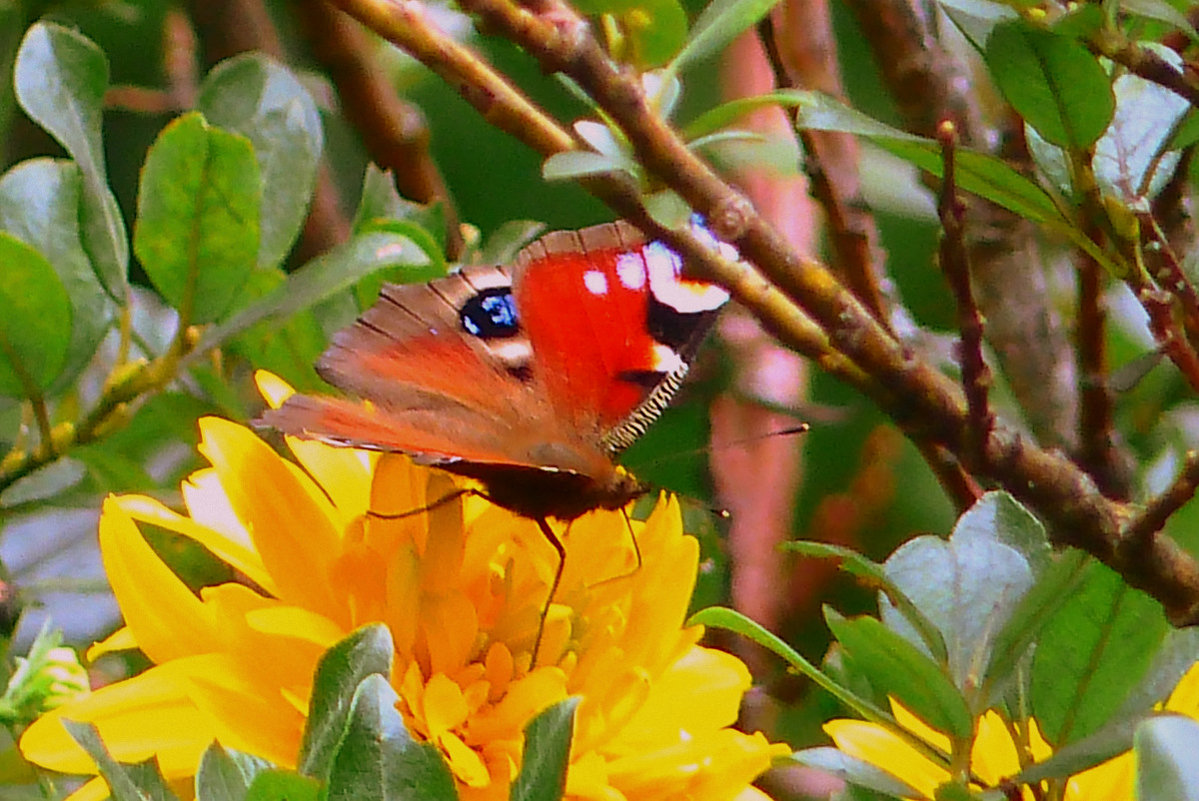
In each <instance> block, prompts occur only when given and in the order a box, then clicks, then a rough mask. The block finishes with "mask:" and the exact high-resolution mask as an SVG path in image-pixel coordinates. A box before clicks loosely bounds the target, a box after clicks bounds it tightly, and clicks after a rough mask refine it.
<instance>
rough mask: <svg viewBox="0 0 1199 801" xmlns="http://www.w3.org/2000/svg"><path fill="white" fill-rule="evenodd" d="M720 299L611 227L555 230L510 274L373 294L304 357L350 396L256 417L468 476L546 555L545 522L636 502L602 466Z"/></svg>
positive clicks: (675, 262)
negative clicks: (314, 359)
mask: <svg viewBox="0 0 1199 801" xmlns="http://www.w3.org/2000/svg"><path fill="white" fill-rule="evenodd" d="M691 224H692V227H693V230H694V231H695V232H696V233H697V234H699V235H701V236H703V237H704V238H705V239H706V240H707V241H709V242H710V244H711V245H712V247H716V248H723V249H726V250H727V251H728V252H729V254H731V257H732V258H736V251H735V250H734V249H733V248H732V247H731V246H730V245H727V244H724V243H720V242H719V241H717V240H716V239H715V238H713V237H712V236H711V235H710V234H709V233H708V232H707V230H706V229H705V228H704V227H703V224H702V222H701V221H699V219H698V218H695V219H693V221H692V223H691ZM728 297H729V296H728V293H727V292H726V291H725V290H724V289H722V288H720V287H718V286H716V285H713V284H708V283H705V282H702V281H697V280H694V279H690V278H688V277H686V276H685V275H684V274H683V262H682V259H681V258H680V257H679V256H678V255H677V254H676V253H674V252H673V251H672V250H671V249H670V248H669V247H667V246H666V245H665V244H663V243H661V242H657V241H647V239H646V238H645V237H644V235H642V234H641V232H640V231H638V230H637V229H636V228H634V227H633V226H632V225H630V224H628V223H626V222H615V223H608V224H604V225H597V226H593V227H591V228H585V229H583V230H580V231H557V232H554V233H551V234H548V235H546V236H544V237H542V238H540V239H538V240H536V241H535V242H533V243H532V244H530V245H528V246H526V247H525V248H524V249H523V250H521V251H520V253H519V254H518V255H517V257H516V259H515V262H514V264H512V265H511V266H507V265H495V266H468V267H464V268H462V269H461V271H459V272H456V273H453V274H451V275H449V276H447V277H446V278H441V279H438V280H435V281H432V282H430V283H428V284H408V285H394V284H388V285H385V286H384V287H383V289H382V291H381V293H380V295H379V300H378V302H377V303H376V304H375V305H374V306H372V307H371V308H370V309H369V310H368V311H367V312H366V313H365V314H363V315H362V317H360V318H359V319H358V321H357V322H356V323H354V324H353V325H352V326H350V327H349V328H347V329H345V330H343V331H341V332H339V333H338V334H336V335H335V336H334V338H333V342H332V344H331V345H330V347H329V349H328V350H327V351H325V353H324V354H323V355H322V356H321V358H320V360H319V362H318V363H317V372H318V373H319V374H320V375H321V377H323V378H324V379H325V380H326V381H328V382H329V383H330V384H332V385H333V386H335V387H337V388H339V389H341V390H344V391H345V392H347V393H350V394H352V395H355V396H357V397H358V398H359V399H360V400H350V399H345V398H333V397H315V396H308V395H295V396H292V397H291V398H289V399H288V400H287V401H286V402H285V403H284V404H283V405H282V406H281V407H280V408H278V409H275V410H270V411H267V412H266V413H265V414H264V415H263V418H262V422H263V423H265V424H267V425H269V426H272V427H274V428H276V429H278V430H280V431H282V432H284V433H286V434H292V435H295V436H299V437H304V438H309V439H318V440H324V441H327V442H330V443H334V444H338V445H348V446H354V447H360V448H371V449H377V450H384V451H400V452H403V453H408V454H411V455H413V456H415V457H416V458H417V459H418V460H419V461H421V462H423V463H426V464H432V465H435V466H437V467H439V468H441V469H443V470H448V471H450V472H452V473H457V474H459V475H462V476H467V477H470V478H473V479H477V480H478V481H480V482H481V483H482V484H483V486H484V487H485V493H484V494H485V495H486V496H487V497H488V498H489V499H490V500H491V501H492V502H493V503H496V504H497V505H499V506H503V507H505V508H507V509H510V510H512V511H514V512H516V513H517V514H520V515H524V516H526V517H530V518H533V519H536V520H537V521H538V522H539V524H540V525H541V528H542V531H543V532H545V533H546V536H547V537H548V538H549V539H550V541H551V542H552V543H553V544H554V546H555V548H557V549H558V550H559V552H560V553H561V545H560V544H559V543H558V541H557V538H556V537H555V536H554V535H553V534H552V532H551V531H550V530H549V528H548V526H547V525H546V523H545V518H547V517H554V518H558V519H561V520H573V519H574V518H576V517H579V516H580V515H582V514H584V513H586V512H589V511H591V510H593V509H601V508H602V509H619V508H623V507H624V506H625V505H626V504H627V503H628V502H629V501H630V500H633V499H635V498H637V497H639V496H640V495H642V494H644V493H645V491H646V489H647V488H646V487H645V486H644V485H643V484H642V483H641V482H639V481H638V480H637V479H635V478H634V477H633V476H631V475H630V474H629V473H627V472H625V471H623V470H621V469H619V468H617V467H616V464H615V458H616V456H617V455H618V454H619V453H620V452H621V451H622V450H624V449H625V448H626V447H628V446H629V445H630V444H631V443H632V442H633V441H634V440H635V439H636V438H637V437H638V436H639V435H640V434H641V433H642V432H644V431H645V429H646V427H647V426H648V425H649V424H650V423H651V422H653V421H654V420H655V419H656V418H657V417H658V416H659V415H660V414H661V412H662V410H663V409H664V408H665V407H666V405H667V404H668V403H669V402H670V399H671V397H672V396H673V395H674V394H675V392H676V391H677V390H678V388H679V385H680V383H681V382H682V380H683V377H684V376H685V375H686V373H687V369H688V366H689V364H690V361H691V359H692V357H693V356H694V354H695V351H696V349H697V348H698V347H699V344H700V342H701V340H702V339H703V337H704V335H705V333H706V332H707V330H708V328H709V327H710V326H711V324H712V322H713V321H714V320H715V317H716V315H717V313H718V312H719V311H720V309H721V307H722V306H724V304H725V303H726V302H727V301H728Z"/></svg>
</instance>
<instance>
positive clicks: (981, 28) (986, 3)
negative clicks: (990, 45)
mask: <svg viewBox="0 0 1199 801" xmlns="http://www.w3.org/2000/svg"><path fill="white" fill-rule="evenodd" d="M940 6H941V8H942V9H944V11H945V15H946V16H947V17H949V19H950V20H952V21H953V24H954V25H956V26H957V27H958V30H960V31H961V32H962V34H963V35H964V36H965V37H966V38H967V39H968V40H969V41H970V44H972V45H974V47H975V49H976V50H978V52H980V53H981V52H982V51H983V47H984V46H985V45H986V42H987V37H988V36H990V35H991V31H992V30H994V29H995V26H996V25H998V24H999V23H1001V22H1006V21H1007V20H1012V19H1019V17H1020V15H1019V14H1018V13H1016V11H1015V9H1013V8H1010V7H1009V6H1007V5H1004V4H1003V3H993V2H991V0H940Z"/></svg>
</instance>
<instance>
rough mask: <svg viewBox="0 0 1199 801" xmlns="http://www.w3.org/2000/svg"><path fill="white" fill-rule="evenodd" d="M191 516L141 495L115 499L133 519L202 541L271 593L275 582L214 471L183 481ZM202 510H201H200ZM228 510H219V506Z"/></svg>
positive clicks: (214, 553)
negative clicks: (185, 515) (230, 505)
mask: <svg viewBox="0 0 1199 801" xmlns="http://www.w3.org/2000/svg"><path fill="white" fill-rule="evenodd" d="M182 489H183V496H184V499H185V501H186V503H187V506H188V509H189V511H190V513H191V517H184V516H183V515H180V514H178V513H176V512H173V511H172V510H170V509H168V508H166V507H165V506H163V505H162V504H161V503H159V502H158V501H156V500H154V499H153V498H147V497H145V496H143V495H122V496H120V497H118V498H117V503H118V504H119V505H120V507H121V509H123V510H124V511H125V513H126V514H128V515H129V516H130V517H131V518H133V519H134V520H135V521H138V522H141V523H149V524H150V525H154V526H159V527H160V528H165V529H167V530H168V531H174V532H176V533H178V534H182V535H183V536H185V537H188V538H189V539H192V540H195V541H196V542H198V543H200V544H201V545H203V546H204V547H205V548H207V549H208V550H209V551H211V552H212V554H213V556H215V557H217V558H218V559H220V560H221V561H222V562H224V563H225V564H227V565H229V566H230V567H232V568H233V569H234V570H237V571H238V572H240V573H243V574H245V575H246V576H247V577H249V579H250V580H251V581H253V582H254V583H255V584H257V585H258V586H260V587H262V588H263V589H264V590H266V591H267V592H270V593H272V594H273V593H274V591H275V590H274V587H275V582H274V579H272V578H271V575H270V573H268V572H267V571H266V568H265V567H264V566H263V564H262V559H260V558H259V556H258V553H257V551H255V550H254V546H253V544H252V543H251V542H250V539H249V535H248V534H247V533H246V531H245V528H244V527H242V526H241V522H240V521H238V520H237V518H236V516H235V515H234V514H233V510H232V508H230V507H229V502H228V499H227V498H226V497H225V494H224V491H223V490H222V489H221V486H220V483H219V482H218V481H217V475H216V471H214V470H201V471H199V472H198V473H193V474H192V475H191V476H190V477H189V478H188V480H187V481H186V482H184V484H183V488H182ZM200 509H203V510H205V511H204V512H203V513H200V512H199V510H200ZM222 509H223V510H227V511H225V512H223V513H222V512H221V510H222Z"/></svg>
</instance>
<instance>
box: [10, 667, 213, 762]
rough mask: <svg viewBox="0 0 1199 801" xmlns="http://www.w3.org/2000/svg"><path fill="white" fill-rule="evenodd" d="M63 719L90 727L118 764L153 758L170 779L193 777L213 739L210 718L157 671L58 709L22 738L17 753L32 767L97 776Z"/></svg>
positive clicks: (167, 673)
mask: <svg viewBox="0 0 1199 801" xmlns="http://www.w3.org/2000/svg"><path fill="white" fill-rule="evenodd" d="M63 718H67V719H69V720H76V721H80V722H84V723H94V724H95V725H96V727H97V728H98V729H99V731H100V737H101V738H102V739H103V740H104V744H105V745H106V746H107V747H108V750H109V751H110V752H111V753H112V755H113V756H114V757H116V758H117V759H119V760H120V761H122V762H140V761H142V760H145V759H148V758H149V757H150V756H152V755H156V756H157V757H158V761H159V765H160V766H161V768H162V772H163V775H164V776H166V777H167V778H168V779H169V778H173V777H179V776H189V775H191V774H192V773H193V772H194V771H195V769H196V765H197V764H198V763H199V760H200V755H201V754H202V753H203V752H204V749H205V748H207V747H208V745H209V744H210V743H211V742H212V740H213V738H214V737H215V736H216V729H215V728H214V727H213V725H212V722H211V721H210V720H209V718H208V717H207V716H205V715H204V714H202V713H201V712H200V710H199V709H198V708H197V707H196V705H195V704H194V703H192V701H191V699H190V698H188V696H187V693H186V692H185V689H184V687H183V686H182V685H180V684H179V682H178V681H177V680H176V678H175V677H174V676H173V675H171V672H170V671H168V670H165V669H164V668H162V667H161V666H160V667H153V668H150V669H149V670H147V671H146V672H145V673H141V674H139V675H137V676H134V677H133V678H131V679H126V680H125V681H121V682H117V683H116V684H110V685H109V686H107V687H101V688H100V689H99V690H96V691H94V692H92V693H91V694H90V695H87V696H84V697H81V698H80V699H78V700H76V701H73V702H71V703H69V704H67V705H66V706H62V707H59V708H58V709H56V710H54V711H53V712H51V713H49V714H47V715H43V716H42V717H40V718H38V719H37V720H36V721H35V722H34V723H33V725H32V726H30V727H29V728H28V729H26V730H25V733H24V735H22V737H21V743H20V744H21V752H22V753H23V754H24V755H25V757H26V758H27V759H28V760H30V761H31V762H34V763H35V764H38V765H42V766H43V767H47V768H51V769H53V770H57V771H61V772H63V773H95V771H96V767H95V764H94V763H93V762H92V760H91V758H90V757H89V756H87V754H85V753H84V751H83V749H81V748H80V747H79V746H78V745H77V744H76V743H75V741H74V740H73V739H71V736H70V735H69V734H67V730H66V729H65V728H63V726H62V723H61V720H62V719H63Z"/></svg>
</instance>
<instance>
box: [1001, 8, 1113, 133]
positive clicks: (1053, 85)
mask: <svg viewBox="0 0 1199 801" xmlns="http://www.w3.org/2000/svg"><path fill="white" fill-rule="evenodd" d="M984 57H985V59H986V62H987V67H988V68H989V69H990V71H991V75H992V76H993V77H994V78H995V83H996V84H997V85H998V86H999V90H1000V91H1001V92H1003V95H1004V97H1006V98H1007V100H1008V102H1009V103H1011V104H1012V107H1013V108H1015V109H1016V111H1017V112H1018V113H1019V114H1020V116H1022V117H1023V118H1024V120H1025V121H1026V122H1027V123H1028V124H1029V125H1031V126H1032V127H1034V128H1036V129H1037V131H1038V132H1039V133H1040V134H1041V136H1043V137H1045V139H1046V140H1048V141H1049V142H1052V143H1053V144H1055V145H1059V146H1061V147H1065V148H1068V149H1071V150H1080V149H1082V148H1086V147H1088V146H1090V145H1091V144H1093V143H1094V142H1095V140H1096V139H1098V138H1099V137H1100V136H1101V135H1102V134H1103V131H1104V129H1106V128H1107V125H1108V123H1109V122H1111V119H1112V114H1113V113H1114V112H1115V108H1116V101H1115V97H1114V96H1113V94H1112V87H1111V79H1110V78H1109V77H1108V75H1107V73H1106V72H1105V71H1104V69H1103V67H1101V66H1100V65H1099V61H1098V60H1097V59H1096V58H1095V57H1094V56H1093V55H1091V53H1090V52H1088V51H1087V49H1086V48H1085V47H1083V46H1082V44H1080V43H1079V42H1078V41H1076V40H1074V39H1071V38H1069V37H1066V36H1062V35H1061V34H1057V33H1054V32H1052V31H1047V30H1044V29H1042V28H1037V27H1034V26H1033V25H1030V24H1028V23H1026V22H1024V21H1023V20H1014V21H1012V22H1005V23H1001V24H999V25H996V26H995V29H994V30H993V31H992V32H991V36H990V37H989V38H988V39H987V48H986V52H985V53H984Z"/></svg>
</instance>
